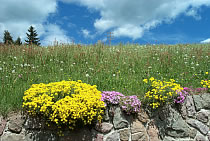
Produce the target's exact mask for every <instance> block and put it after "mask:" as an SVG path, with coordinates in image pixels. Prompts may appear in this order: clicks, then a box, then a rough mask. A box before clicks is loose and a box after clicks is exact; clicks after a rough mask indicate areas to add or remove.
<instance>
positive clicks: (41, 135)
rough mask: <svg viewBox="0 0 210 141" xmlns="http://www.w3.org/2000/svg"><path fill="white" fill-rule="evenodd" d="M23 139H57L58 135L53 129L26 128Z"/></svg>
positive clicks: (50, 140) (27, 140) (43, 140)
mask: <svg viewBox="0 0 210 141" xmlns="http://www.w3.org/2000/svg"><path fill="white" fill-rule="evenodd" d="M25 141H58V135H57V133H56V132H53V131H38V130H35V131H32V130H30V131H29V130H28V131H27V132H26V135H25Z"/></svg>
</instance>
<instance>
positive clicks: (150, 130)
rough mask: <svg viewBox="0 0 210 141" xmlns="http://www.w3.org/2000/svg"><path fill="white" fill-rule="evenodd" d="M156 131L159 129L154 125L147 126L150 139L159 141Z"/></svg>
mask: <svg viewBox="0 0 210 141" xmlns="http://www.w3.org/2000/svg"><path fill="white" fill-rule="evenodd" d="M158 132H159V131H158V129H157V127H156V126H155V125H149V126H148V130H147V134H148V136H149V138H150V140H151V141H160V139H159V138H158Z"/></svg>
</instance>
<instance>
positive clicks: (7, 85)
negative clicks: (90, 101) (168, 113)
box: [0, 44, 210, 111]
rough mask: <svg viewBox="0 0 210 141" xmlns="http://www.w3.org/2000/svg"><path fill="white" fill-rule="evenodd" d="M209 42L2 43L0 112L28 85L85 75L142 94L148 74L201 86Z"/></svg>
mask: <svg viewBox="0 0 210 141" xmlns="http://www.w3.org/2000/svg"><path fill="white" fill-rule="evenodd" d="M209 48H210V46H209V44H196V45H194V44H184V45H170V46H169V45H155V46H154V45H153V46H151V45H134V44H127V45H121V46H111V47H109V46H103V45H95V46H93V45H89V46H81V45H80V46H79V45H66V46H65V45H62V46H51V47H39V46H36V47H33V46H28V45H25V46H20V47H18V48H17V47H14V46H11V45H8V46H7V47H6V48H5V46H0V97H1V98H0V111H8V110H13V109H20V108H21V105H22V97H23V93H24V91H25V90H27V89H28V88H29V87H30V85H32V84H38V83H50V82H57V81H61V80H68V79H69V77H71V79H72V80H78V79H80V80H82V81H83V82H85V83H88V84H91V85H97V89H98V90H100V91H118V92H120V93H123V94H124V95H125V96H130V95H137V96H138V98H139V99H141V100H142V99H143V98H144V94H145V92H146V91H147V85H146V84H145V83H143V82H142V81H143V79H144V78H151V77H154V78H156V79H158V80H163V81H167V80H170V79H174V80H176V81H175V83H178V84H180V85H181V86H183V87H191V86H192V87H193V88H198V87H201V84H200V82H201V80H207V79H209V74H207V73H206V72H209V70H210V65H209V64H210V59H209Z"/></svg>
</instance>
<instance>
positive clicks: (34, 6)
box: [0, 0, 57, 41]
mask: <svg viewBox="0 0 210 141" xmlns="http://www.w3.org/2000/svg"><path fill="white" fill-rule="evenodd" d="M56 6H57V4H56V0H35V1H29V0H18V2H17V0H3V1H1V4H0V37H1V39H0V41H2V38H3V32H4V30H8V31H9V32H10V33H11V35H12V36H13V39H14V40H16V39H17V37H18V36H20V37H21V38H22V41H24V39H25V38H26V32H28V31H27V30H28V28H29V26H30V25H33V26H34V27H35V29H36V30H37V33H38V35H39V37H40V36H42V35H43V34H44V33H45V26H44V25H43V22H45V21H46V19H47V17H48V16H49V14H50V13H55V12H56Z"/></svg>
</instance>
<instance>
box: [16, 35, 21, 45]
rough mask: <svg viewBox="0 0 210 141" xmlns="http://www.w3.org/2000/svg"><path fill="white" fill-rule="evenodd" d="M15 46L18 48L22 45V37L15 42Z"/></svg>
mask: <svg viewBox="0 0 210 141" xmlns="http://www.w3.org/2000/svg"><path fill="white" fill-rule="evenodd" d="M15 45H18V46H20V45H22V42H21V39H20V37H18V38H17V40H16V41H15Z"/></svg>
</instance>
